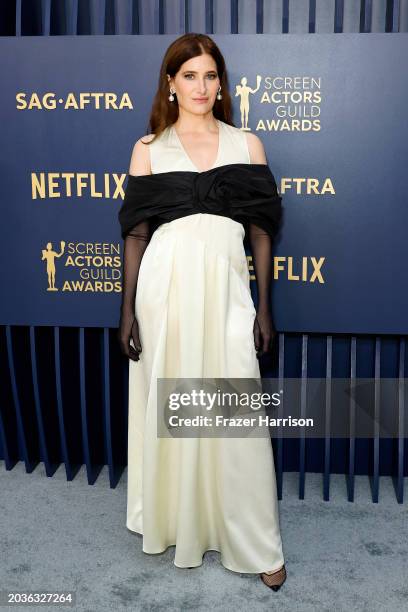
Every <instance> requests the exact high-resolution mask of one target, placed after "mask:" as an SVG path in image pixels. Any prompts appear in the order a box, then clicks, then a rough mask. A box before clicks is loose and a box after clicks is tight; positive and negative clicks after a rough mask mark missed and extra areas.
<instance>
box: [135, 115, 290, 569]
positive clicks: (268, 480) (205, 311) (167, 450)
mask: <svg viewBox="0 0 408 612" xmlns="http://www.w3.org/2000/svg"><path fill="white" fill-rule="evenodd" d="M218 124H219V129H220V132H219V147H218V155H217V158H216V161H215V163H214V165H213V167H217V166H222V165H224V164H232V163H250V157H249V152H248V146H247V140H246V136H245V133H244V132H242V131H241V130H240V129H239V128H236V127H233V126H230V125H228V124H226V123H224V122H222V121H218ZM149 151H150V158H151V166H152V172H153V174H156V173H161V172H169V171H175V170H188V171H195V172H198V169H197V168H196V167H195V166H194V164H193V162H192V160H191V159H190V158H189V156H188V154H187V152H186V150H185V149H184V147H183V145H182V143H181V141H180V139H179V137H178V135H177V133H176V131H175V129H174V128H173V127H169V128H167V129H166V130H165V131H164V132H163V133H162V134H161V136H160V138H159V139H158V140H157V141H155V142H154V143H153V144H152V145H149ZM243 237H244V227H243V226H242V225H241V224H240V223H238V222H236V221H234V220H232V219H230V218H228V217H223V216H219V215H211V214H206V213H197V214H192V215H188V216H186V217H183V218H179V219H176V220H173V221H171V222H169V223H164V224H163V225H161V226H159V227H158V229H157V230H156V231H155V232H154V233H153V235H152V238H151V240H150V242H149V244H148V246H147V249H146V251H145V253H144V256H143V259H142V262H141V266H140V270H139V279H138V287H137V293H136V302H135V309H136V317H137V319H138V322H139V331H140V340H141V344H142V353H141V356H140V360H139V361H137V362H134V361H132V360H129V430H128V485H127V487H128V489H127V491H128V493H127V522H126V525H127V527H128V528H129V529H130V530H132V531H134V532H137V533H140V534H143V551H144V552H146V553H158V552H162V551H164V550H166V548H167V547H168V546H171V545H175V546H176V548H175V557H174V564H175V565H176V566H178V567H195V566H198V565H201V564H202V562H203V554H204V553H205V551H206V550H217V551H219V552H220V560H221V563H222V564H223V566H224V567H226V568H227V569H229V570H232V571H235V572H247V573H258V572H263V571H271V570H274V569H278V568H280V567H281V566H282V565H283V563H284V558H283V552H282V541H281V536H280V528H279V513H278V500H277V492H276V477H275V468H274V461H273V453H272V445H271V441H270V439H269V438H268V437H257V438H255V437H254V438H222V437H217V438H200V437H195V438H160V437H158V436H157V429H156V416H157V412H156V394H157V384H156V381H157V378H158V377H159V378H182V377H192V378H193V377H218V378H221V377H231V378H232V377H234V378H241V377H242V378H259V377H260V372H259V364H258V360H257V358H256V352H255V347H254V340H253V323H254V318H255V314H256V313H255V308H254V305H253V302H252V298H251V292H250V284H249V283H250V279H249V270H248V265H247V259H246V255H245V249H244V246H243Z"/></svg>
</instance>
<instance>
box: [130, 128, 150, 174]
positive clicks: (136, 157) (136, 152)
mask: <svg viewBox="0 0 408 612" xmlns="http://www.w3.org/2000/svg"><path fill="white" fill-rule="evenodd" d="M153 137H154V134H145V135H144V136H141V137H140V138H139V140H137V141H136V142H135V144H134V145H133V150H132V156H131V159H130V165H129V174H133V175H134V176H140V175H144V174H152V169H151V163H150V151H149V147H148V146H147V145H146V143H148V142H150V141H151V140H152V139H153Z"/></svg>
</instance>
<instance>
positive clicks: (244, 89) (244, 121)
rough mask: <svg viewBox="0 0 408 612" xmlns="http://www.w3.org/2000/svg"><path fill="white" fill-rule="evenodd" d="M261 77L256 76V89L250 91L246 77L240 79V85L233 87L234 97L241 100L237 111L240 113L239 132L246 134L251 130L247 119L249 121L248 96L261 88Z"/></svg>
mask: <svg viewBox="0 0 408 612" xmlns="http://www.w3.org/2000/svg"><path fill="white" fill-rule="evenodd" d="M261 81H262V77H261V75H260V74H257V75H256V89H252V87H249V86H248V85H247V83H248V79H247V78H246V77H242V79H241V84H240V85H237V86H236V87H235V97H237V96H239V97H240V98H241V100H240V103H239V110H240V113H241V130H244V131H246V132H250V131H251V128H250V127H248V119H249V94H254V93H256V92H257V91H258V90H259V88H260V86H261Z"/></svg>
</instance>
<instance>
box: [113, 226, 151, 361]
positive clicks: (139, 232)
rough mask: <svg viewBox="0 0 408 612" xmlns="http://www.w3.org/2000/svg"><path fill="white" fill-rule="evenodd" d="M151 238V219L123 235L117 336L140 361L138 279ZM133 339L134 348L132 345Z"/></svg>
mask: <svg viewBox="0 0 408 612" xmlns="http://www.w3.org/2000/svg"><path fill="white" fill-rule="evenodd" d="M149 240H150V227H149V222H148V221H142V222H140V223H137V224H136V225H135V226H134V227H132V228H131V229H130V230H128V232H127V233H126V236H125V237H124V250H123V266H122V302H121V306H120V319H119V327H118V331H117V338H118V341H119V345H120V349H121V352H122V354H123V355H125V356H126V357H128V358H129V359H132V360H133V361H139V356H140V353H141V351H142V345H141V342H140V337H139V324H138V321H137V319H136V315H135V300H136V290H137V279H138V276H139V268H140V263H141V261H142V257H143V254H144V252H145V250H146V247H147V245H148V243H149ZM131 340H133V344H134V348H133V346H132V345H131V343H130V342H131Z"/></svg>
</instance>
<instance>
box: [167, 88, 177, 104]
mask: <svg viewBox="0 0 408 612" xmlns="http://www.w3.org/2000/svg"><path fill="white" fill-rule="evenodd" d="M174 93H176V92H175V91H174V90H172V89H170V95H169V100H170V102H173V101H174V96H173V94H174Z"/></svg>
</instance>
